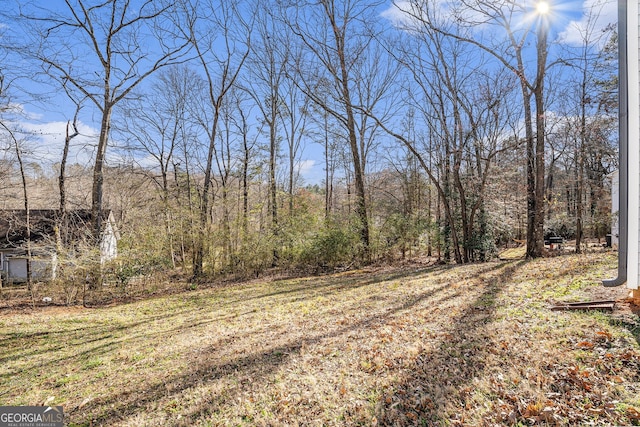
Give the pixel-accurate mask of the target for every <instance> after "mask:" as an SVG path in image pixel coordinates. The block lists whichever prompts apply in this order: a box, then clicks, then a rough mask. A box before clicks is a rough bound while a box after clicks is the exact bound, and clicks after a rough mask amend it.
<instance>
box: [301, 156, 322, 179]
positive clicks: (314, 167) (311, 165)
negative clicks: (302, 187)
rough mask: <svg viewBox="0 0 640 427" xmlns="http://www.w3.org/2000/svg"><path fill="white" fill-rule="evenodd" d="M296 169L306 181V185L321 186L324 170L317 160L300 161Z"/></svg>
mask: <svg viewBox="0 0 640 427" xmlns="http://www.w3.org/2000/svg"><path fill="white" fill-rule="evenodd" d="M296 168H297V169H298V173H299V174H300V176H301V177H302V179H303V180H304V183H305V184H319V183H321V182H322V180H323V179H324V170H323V168H322V165H321V164H320V163H318V162H317V161H316V160H311V159H307V160H300V161H299V162H298V163H297V165H296Z"/></svg>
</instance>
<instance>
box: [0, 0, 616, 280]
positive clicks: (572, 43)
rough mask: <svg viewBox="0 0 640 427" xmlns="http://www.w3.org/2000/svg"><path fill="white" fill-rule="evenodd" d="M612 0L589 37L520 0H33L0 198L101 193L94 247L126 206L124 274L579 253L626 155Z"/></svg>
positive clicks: (9, 49)
mask: <svg viewBox="0 0 640 427" xmlns="http://www.w3.org/2000/svg"><path fill="white" fill-rule="evenodd" d="M601 7H602V6H601V5H600V6H594V7H593V9H590V10H584V11H582V13H583V16H582V17H580V16H578V17H577V18H575V19H576V20H578V21H579V22H580V24H581V25H575V26H574V27H572V30H573V33H574V37H572V38H570V37H567V35H566V34H564V33H562V32H561V31H562V30H563V29H564V28H561V27H559V26H558V25H559V24H558V22H559V21H560V19H556V18H554V13H555V12H552V13H551V14H549V15H545V14H542V13H540V12H537V11H536V10H535V9H532V6H531V5H527V4H525V2H511V1H483V0H462V1H460V2H456V3H455V4H454V3H451V4H450V5H449V6H447V7H445V6H444V4H443V3H442V2H437V1H431V0H408V1H398V2H396V3H391V2H371V1H363V0H321V1H295V2H289V1H286V0H285V1H277V2H275V1H274V2H271V1H267V0H253V1H250V2H239V1H230V2H223V3H220V2H217V1H214V0H179V1H171V2H169V1H164V0H155V1H151V0H147V1H142V0H141V1H129V0H109V1H103V2H95V1H89V0H66V1H65V2H58V3H57V4H56V5H50V4H48V3H47V4H45V3H41V2H15V4H12V5H11V6H10V7H8V8H7V9H6V10H5V11H4V12H3V15H2V20H3V21H4V22H9V20H10V21H11V22H12V23H13V24H12V25H11V26H8V25H0V32H1V33H0V49H1V51H0V58H2V59H1V60H0V61H1V62H0V150H1V151H0V155H1V158H0V208H1V209H26V211H27V212H28V211H29V210H30V209H58V210H59V211H60V215H61V217H63V216H64V213H65V212H66V211H71V210H74V209H91V211H92V221H93V232H94V233H95V236H94V238H95V239H96V241H97V235H99V234H100V233H101V225H102V222H103V220H104V218H103V212H105V211H106V210H107V209H108V210H110V211H112V212H113V213H114V214H115V219H116V221H117V225H118V229H119V233H120V236H121V240H120V243H119V252H120V257H119V258H118V260H117V261H116V262H115V263H116V267H117V268H118V269H119V270H118V271H120V274H121V275H124V276H126V275H128V274H129V275H133V274H139V273H140V272H146V271H153V270H163V271H166V270H169V269H180V270H181V271H183V272H184V273H185V274H188V275H189V276H191V277H195V278H210V277H214V276H219V275H224V276H239V277H248V276H255V275H259V274H261V273H262V272H263V271H265V270H268V269H274V268H276V269H279V270H282V271H294V270H295V271H300V270H303V271H311V272H320V271H324V270H328V269H333V268H338V267H339V268H348V267H349V266H353V265H362V264H366V263H370V262H376V261H380V260H384V261H390V260H397V259H405V258H412V257H419V256H429V257H433V259H437V260H440V261H444V262H456V263H468V262H477V261H484V260H488V259H491V258H493V257H495V256H496V254H497V252H498V250H499V249H500V248H502V247H505V246H508V245H514V244H527V254H528V255H529V256H530V257H539V256H542V255H543V253H544V246H543V240H544V236H545V235H557V236H562V237H564V238H565V239H570V240H573V239H575V240H576V246H575V248H576V249H575V250H576V252H580V251H581V250H583V249H584V248H585V247H586V242H587V241H588V240H589V239H598V241H604V240H603V239H604V237H605V235H606V234H607V233H609V232H610V224H611V219H612V218H611V213H610V182H609V179H608V174H610V173H611V172H612V171H614V170H615V168H616V164H617V157H616V152H617V110H616V108H617V106H616V103H617V101H616V90H617V80H616V79H617V77H616V76H617V63H616V61H617V46H616V33H615V31H614V26H612V25H609V26H606V27H604V28H603V27H602V26H600V20H599V18H600V16H599V13H600V9H599V8H601ZM571 19H574V18H571ZM580 19H582V20H581V21H580ZM568 20H569V19H568V18H565V21H568ZM611 24H614V23H611ZM575 35H578V36H577V37H576V36H575ZM36 111H37V112H38V113H35V112H36ZM45 113H46V114H51V117H47V116H45V115H44V114H45ZM53 122H56V123H58V126H57V127H56V129H57V132H56V133H55V135H54V133H53V132H52V131H51V129H52V128H51V127H47V126H48V125H49V124H51V123H53ZM312 167H313V168H314V169H313V170H315V171H316V173H315V174H311V173H310V172H309V171H310V170H311V168H312ZM26 221H27V224H28V217H27V219H26ZM61 226H64V223H63V222H61ZM62 246H64V245H62ZM56 247H57V249H56V250H58V251H60V254H64V257H66V259H67V260H69V261H71V260H72V259H73V260H75V261H74V263H73V265H74V266H76V267H77V266H79V265H80V264H81V262H80V261H78V260H79V259H80V258H82V259H83V260H84V259H85V258H84V257H85V255H84V254H83V253H80V252H78V251H75V252H74V251H69V250H65V251H63V250H62V249H63V248H61V245H57V246H56ZM94 261H95V260H94ZM83 262H85V261H83ZM86 262H87V263H88V262H89V261H86ZM91 265H94V264H91ZM78 268H79V267H78Z"/></svg>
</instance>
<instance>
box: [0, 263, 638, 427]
mask: <svg viewBox="0 0 640 427" xmlns="http://www.w3.org/2000/svg"><path fill="white" fill-rule="evenodd" d="M614 265H615V254H614V253H610V252H601V253H590V254H586V255H570V256H561V257H554V258H548V259H543V260H536V261H522V260H520V261H518V260H515V261H501V262H494V263H486V264H473V265H466V266H428V265H427V266H425V265H419V266H403V267H397V268H395V267H386V268H379V267H377V268H374V267H372V268H369V269H365V270H359V271H354V272H348V274H347V273H341V274H336V275H328V276H322V277H311V278H301V279H290V280H272V281H253V282H250V283H245V284H238V285H236V286H230V287H223V288H211V289H204V290H198V291H192V292H187V293H182V294H176V295H169V296H164V297H160V298H154V299H149V300H145V301H137V302H133V303H130V304H123V305H119V306H114V307H107V308H100V309H77V308H73V309H70V310H68V311H65V310H61V309H56V310H46V309H36V310H33V311H30V312H25V311H21V312H14V313H9V312H8V313H3V314H2V315H0V343H1V344H2V348H3V352H2V353H1V354H0V381H1V384H2V387H1V388H0V390H2V393H1V394H0V404H3V405H19V404H20V405H26V404H38V403H39V402H43V401H45V400H46V401H48V402H50V403H51V404H55V405H62V406H63V407H64V408H65V413H67V414H68V417H69V422H70V425H96V426H97V425H119V426H145V425H148V426H151V425H167V426H191V425H202V426H212V425H214V426H226V425H229V426H231V425H233V426H236V425H246V426H254V425H258V426H260V425H263V426H279V425H287V426H295V425H301V426H302V425H304V426H356V425H375V426H413V425H426V426H431V425H433V426H439V425H442V426H499V425H500V426H501V425H545V426H573V425H603V426H605V425H638V424H640V350H639V344H638V341H639V340H640V329H639V328H640V321H639V320H638V314H637V312H635V313H634V312H632V311H631V310H630V309H629V307H628V306H625V304H624V303H622V302H621V303H619V304H617V308H616V311H614V313H607V314H603V313H600V312H593V311H586V312H552V311H550V310H549V309H548V302H549V301H557V300H569V299H571V300H589V299H592V297H593V296H594V295H595V294H599V293H601V292H602V289H601V285H600V284H599V281H600V280H601V279H602V278H606V277H609V276H610V275H611V274H612V268H613V266H614ZM611 292H618V293H620V290H616V291H611ZM597 296H600V295H597ZM610 296H611V295H609V296H608V297H610ZM613 297H616V298H619V297H620V295H617V294H616V295H613ZM45 332H46V334H45ZM51 397H53V399H51Z"/></svg>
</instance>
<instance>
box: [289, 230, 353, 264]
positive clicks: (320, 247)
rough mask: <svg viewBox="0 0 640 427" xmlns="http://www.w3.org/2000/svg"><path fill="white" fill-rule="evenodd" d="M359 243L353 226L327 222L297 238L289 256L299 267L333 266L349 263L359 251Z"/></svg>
mask: <svg viewBox="0 0 640 427" xmlns="http://www.w3.org/2000/svg"><path fill="white" fill-rule="evenodd" d="M361 245H362V244H361V241H360V236H359V235H358V232H357V229H356V228H355V227H353V226H350V225H348V224H347V225H344V224H340V223H337V222H328V223H326V224H325V225H323V226H321V227H320V229H318V230H316V231H314V232H312V233H309V235H308V237H306V238H305V239H298V240H297V242H296V244H295V245H294V246H293V247H292V248H291V250H290V252H289V257H290V259H291V262H292V264H293V265H295V266H299V267H307V268H308V267H312V268H335V267H338V266H340V265H344V264H348V263H351V262H352V261H353V260H354V259H355V258H356V257H357V254H358V253H360V252H361V249H362V248H361Z"/></svg>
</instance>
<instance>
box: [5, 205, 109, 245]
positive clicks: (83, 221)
mask: <svg viewBox="0 0 640 427" xmlns="http://www.w3.org/2000/svg"><path fill="white" fill-rule="evenodd" d="M103 217H104V218H105V219H107V218H112V216H111V211H110V210H105V211H103ZM92 218H93V216H92V215H91V210H89V209H76V210H71V211H67V212H65V218H64V220H65V221H64V224H65V225H66V230H67V236H68V237H69V238H71V239H73V240H79V239H86V238H90V237H91V235H92V233H91V231H92V230H91V224H92ZM59 219H60V212H59V211H58V210H56V209H31V210H29V223H30V225H31V242H33V243H47V242H54V240H55V226H56V223H57V221H58V220H59ZM26 241H27V226H26V211H25V210H24V209H11V210H0V249H10V248H18V247H21V246H22V245H23V244H25V243H26Z"/></svg>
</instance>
